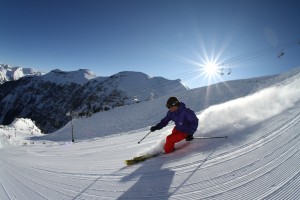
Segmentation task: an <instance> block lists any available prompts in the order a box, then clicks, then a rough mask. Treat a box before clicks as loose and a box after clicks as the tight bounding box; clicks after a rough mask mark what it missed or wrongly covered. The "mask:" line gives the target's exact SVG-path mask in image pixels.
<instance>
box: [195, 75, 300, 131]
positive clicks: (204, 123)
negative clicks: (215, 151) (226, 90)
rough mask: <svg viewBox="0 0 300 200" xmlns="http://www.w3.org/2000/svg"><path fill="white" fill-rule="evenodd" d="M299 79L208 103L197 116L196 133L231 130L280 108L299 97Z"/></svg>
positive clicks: (292, 102) (268, 115)
mask: <svg viewBox="0 0 300 200" xmlns="http://www.w3.org/2000/svg"><path fill="white" fill-rule="evenodd" d="M299 82H300V80H299V79H295V80H293V81H292V82H291V83H290V84H287V85H284V86H276V87H270V88H268V89H265V90H262V91H260V92H257V93H255V94H253V95H250V96H247V97H244V98H239V99H236V100H232V101H229V102H226V103H223V104H220V105H215V106H211V107H209V108H208V109H206V110H205V111H204V112H203V113H202V114H200V115H199V116H198V118H199V122H200V125H199V128H198V129H199V131H198V132H197V134H199V133H200V134H204V135H205V134H207V135H208V134H214V135H217V134H218V133H222V134H224V132H225V133H226V134H235V133H237V132H238V131H240V130H243V129H245V128H247V127H250V126H253V125H255V124H257V123H259V122H262V121H264V120H266V119H268V118H271V117H273V116H275V115H277V114H279V113H281V112H283V111H284V110H286V109H288V108H290V107H291V106H293V105H294V104H295V103H296V102H297V101H299V100H300V88H299Z"/></svg>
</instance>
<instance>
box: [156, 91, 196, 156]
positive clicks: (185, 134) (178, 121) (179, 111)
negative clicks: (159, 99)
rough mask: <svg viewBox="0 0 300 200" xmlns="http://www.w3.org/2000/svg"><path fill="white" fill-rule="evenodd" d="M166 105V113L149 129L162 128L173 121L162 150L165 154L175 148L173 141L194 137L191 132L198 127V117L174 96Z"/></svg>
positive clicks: (189, 139)
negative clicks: (170, 131) (172, 127)
mask: <svg viewBox="0 0 300 200" xmlns="http://www.w3.org/2000/svg"><path fill="white" fill-rule="evenodd" d="M166 107H167V108H168V109H169V111H168V113H167V115H166V116H165V117H164V118H163V119H162V120H161V121H160V122H159V123H158V124H157V125H155V126H152V127H151V128H150V131H151V132H154V131H156V130H160V129H162V128H163V127H165V126H167V124H168V123H169V121H171V120H172V121H174V122H175V127H174V129H173V131H172V133H171V134H170V135H168V136H167V138H166V143H165V146H164V151H165V153H166V154H167V153H171V152H173V151H174V150H175V148H174V145H175V143H177V142H180V141H182V140H184V139H186V141H191V140H193V139H194V137H193V134H194V133H195V132H196V130H197V127H198V118H197V117H196V115H195V113H194V111H192V110H191V109H189V108H187V107H186V106H185V104H184V103H183V102H179V100H178V99H177V98H176V97H170V98H169V99H168V101H167V105H166Z"/></svg>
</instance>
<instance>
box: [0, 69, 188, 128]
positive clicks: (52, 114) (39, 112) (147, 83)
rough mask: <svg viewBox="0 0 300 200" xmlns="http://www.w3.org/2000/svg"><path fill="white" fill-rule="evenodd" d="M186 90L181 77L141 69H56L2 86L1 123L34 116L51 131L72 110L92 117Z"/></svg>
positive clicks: (65, 120) (58, 125)
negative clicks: (103, 72)
mask: <svg viewBox="0 0 300 200" xmlns="http://www.w3.org/2000/svg"><path fill="white" fill-rule="evenodd" d="M186 90H188V88H187V87H186V86H184V85H183V84H182V83H181V82H180V80H167V79H165V78H162V77H149V76H148V75H146V74H143V73H140V72H120V73H118V74H115V75H112V76H110V77H96V75H95V74H94V73H92V72H90V71H89V70H78V71H72V72H64V71H61V70H53V71H51V72H49V73H47V74H45V75H41V76H28V77H23V78H21V79H19V80H17V81H8V82H5V83H4V84H2V85H0V102H1V105H0V123H1V124H4V125H6V124H10V123H11V122H12V121H14V119H15V118H30V119H32V120H34V121H35V122H36V124H37V126H38V127H39V128H40V129H41V130H42V131H43V132H45V133H49V132H53V131H55V130H57V129H59V128H61V127H62V126H64V125H65V124H66V123H67V122H68V121H70V118H69V117H68V116H66V113H68V112H71V113H72V115H73V116H74V115H76V116H90V115H91V114H93V113H96V112H100V111H106V110H110V109H112V108H115V107H119V106H124V105H129V104H133V103H138V102H142V101H146V100H150V99H154V98H158V97H161V96H164V95H169V94H173V93H176V92H182V91H186Z"/></svg>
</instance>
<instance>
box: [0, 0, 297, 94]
mask: <svg viewBox="0 0 300 200" xmlns="http://www.w3.org/2000/svg"><path fill="white" fill-rule="evenodd" d="M299 10H300V2H299V1H296V0H286V1H282V0H281V1H278V0H274V1H268V0H251V1H249V0H245V1H244V0H198V1H190V0H181V1H179V0H172V1H171V0H170V1H167V0H152V1H150V0H147V1H146V0H136V1H135V0H120V1H117V0H36V1H34V0H26V1H23V0H19V1H17V0H0V27H1V31H0V63H3V64H11V65H13V66H16V65H18V66H22V67H33V68H35V69H37V70H40V71H44V72H49V71H51V70H53V69H57V68H59V69H61V70H63V71H74V70H77V69H90V70H91V71H93V72H94V73H96V74H97V75H98V76H110V75H113V74H115V73H118V72H120V71H140V72H144V73H146V74H148V75H150V76H163V77H166V78H169V79H182V80H183V81H184V82H185V83H186V84H187V85H188V86H189V87H191V88H195V87H200V86H203V85H207V84H210V83H212V82H214V80H213V79H210V80H208V79H209V78H208V76H207V74H203V73H202V72H201V69H202V68H203V65H204V64H205V63H206V62H207V60H214V62H216V63H217V64H218V66H219V69H221V68H223V69H224V71H225V72H226V70H228V69H229V68H230V69H231V70H232V73H231V74H230V75H226V74H227V73H225V75H223V76H215V77H213V78H215V79H216V80H217V81H220V80H231V79H240V78H247V77H253V76H263V75H269V74H276V73H281V72H283V71H286V70H288V69H290V68H294V67H298V66H300V56H299V55H300V44H299V41H300V12H299ZM281 50H283V51H284V53H285V55H284V56H282V57H281V58H277V56H278V54H279V53H280V52H281Z"/></svg>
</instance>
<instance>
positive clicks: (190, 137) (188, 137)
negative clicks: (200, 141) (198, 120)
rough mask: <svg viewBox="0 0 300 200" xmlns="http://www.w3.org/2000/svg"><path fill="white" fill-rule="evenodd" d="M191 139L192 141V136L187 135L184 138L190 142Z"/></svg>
mask: <svg viewBox="0 0 300 200" xmlns="http://www.w3.org/2000/svg"><path fill="white" fill-rule="evenodd" d="M193 139H194V137H193V135H188V136H186V138H185V140H186V141H192V140H193Z"/></svg>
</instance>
